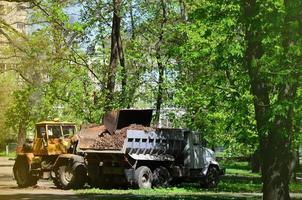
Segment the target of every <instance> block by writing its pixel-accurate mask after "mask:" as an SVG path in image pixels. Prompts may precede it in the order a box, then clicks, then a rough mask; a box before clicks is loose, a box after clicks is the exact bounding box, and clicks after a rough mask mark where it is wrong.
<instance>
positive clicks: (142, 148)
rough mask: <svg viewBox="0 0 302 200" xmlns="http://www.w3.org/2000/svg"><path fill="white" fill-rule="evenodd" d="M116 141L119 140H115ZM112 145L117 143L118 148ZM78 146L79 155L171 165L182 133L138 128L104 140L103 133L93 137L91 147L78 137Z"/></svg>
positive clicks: (181, 145) (125, 129)
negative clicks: (120, 156)
mask: <svg viewBox="0 0 302 200" xmlns="http://www.w3.org/2000/svg"><path fill="white" fill-rule="evenodd" d="M100 130H101V129H100ZM90 133H91V132H90ZM90 135H91V134H90ZM105 137H108V138H110V137H111V139H109V140H108V141H112V142H113V143H107V141H104V138H105ZM117 137H119V139H116V138H117ZM83 138H84V140H83ZM114 139H116V141H114ZM106 140H107V139H106ZM83 141H84V145H83V143H82V142H83ZM120 141H122V143H120ZM89 142H91V141H89ZM114 142H118V143H119V144H118V145H119V146H118V145H115V144H114ZM106 145H107V146H106ZM78 146H79V149H80V151H82V152H85V153H104V154H108V153H112V154H127V155H129V156H130V157H132V158H133V159H135V160H158V161H174V160H175V158H176V157H177V156H178V155H180V154H181V152H182V151H183V148H184V130H182V129H157V130H155V129H152V128H150V127H143V126H141V125H131V126H129V127H125V128H124V129H121V130H119V131H116V134H113V135H111V134H109V133H105V136H104V133H99V134H95V141H94V142H93V143H90V145H87V142H86V140H85V137H82V139H81V137H80V139H79V143H78ZM115 147H119V148H115Z"/></svg>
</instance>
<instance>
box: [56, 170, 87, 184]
mask: <svg viewBox="0 0 302 200" xmlns="http://www.w3.org/2000/svg"><path fill="white" fill-rule="evenodd" d="M55 174H56V178H55V179H54V181H53V182H54V184H55V185H56V186H57V187H58V188H60V189H78V188H82V187H83V186H84V185H85V183H86V168H85V166H84V165H78V166H77V167H75V168H73V167H71V166H67V165H62V166H60V167H58V169H57V170H56V171H55Z"/></svg>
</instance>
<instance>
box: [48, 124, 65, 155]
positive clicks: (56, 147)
mask: <svg viewBox="0 0 302 200" xmlns="http://www.w3.org/2000/svg"><path fill="white" fill-rule="evenodd" d="M47 135H48V155H58V154H63V153H66V149H65V147H64V144H63V134H62V127H61V126H60V125H48V126H47Z"/></svg>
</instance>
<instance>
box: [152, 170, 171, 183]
mask: <svg viewBox="0 0 302 200" xmlns="http://www.w3.org/2000/svg"><path fill="white" fill-rule="evenodd" d="M170 181H171V175H170V172H169V170H168V169H167V168H165V167H162V166H160V167H158V168H156V169H155V170H154V171H153V182H152V185H153V187H168V186H169V184H170Z"/></svg>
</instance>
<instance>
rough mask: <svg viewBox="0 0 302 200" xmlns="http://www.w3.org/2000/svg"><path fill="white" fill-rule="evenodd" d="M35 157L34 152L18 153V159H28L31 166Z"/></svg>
mask: <svg viewBox="0 0 302 200" xmlns="http://www.w3.org/2000/svg"><path fill="white" fill-rule="evenodd" d="M34 157H35V156H34V154H33V153H22V154H18V155H17V158H16V160H18V159H26V161H27V163H28V164H29V166H30V165H31V163H32V160H33V158H34Z"/></svg>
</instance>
